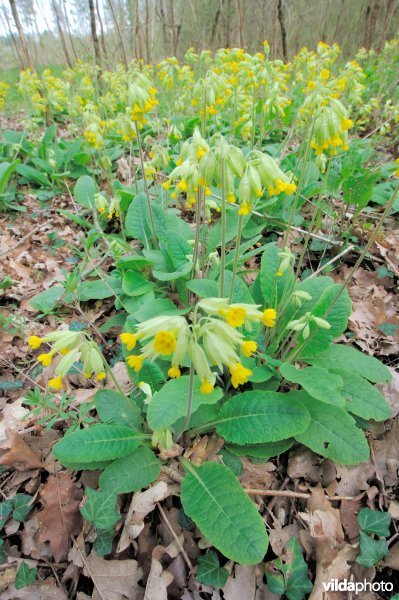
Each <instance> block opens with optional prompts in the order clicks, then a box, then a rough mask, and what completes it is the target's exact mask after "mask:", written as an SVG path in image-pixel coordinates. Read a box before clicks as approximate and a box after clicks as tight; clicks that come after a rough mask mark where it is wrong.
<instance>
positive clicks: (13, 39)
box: [1, 6, 25, 69]
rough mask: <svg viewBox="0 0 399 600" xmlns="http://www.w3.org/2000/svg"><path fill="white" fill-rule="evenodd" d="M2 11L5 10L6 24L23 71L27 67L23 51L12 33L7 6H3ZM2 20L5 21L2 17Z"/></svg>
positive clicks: (3, 12)
mask: <svg viewBox="0 0 399 600" xmlns="http://www.w3.org/2000/svg"><path fill="white" fill-rule="evenodd" d="M2 9H3V11H2V15H3V16H4V19H5V21H6V23H7V29H8V33H9V34H10V37H11V40H12V43H13V46H14V50H15V53H16V55H17V57H18V62H19V64H20V65H21V68H22V69H23V68H24V66H25V65H24V58H23V56H22V55H21V51H20V48H19V46H18V42H17V38H16V37H15V35H14V33H13V31H12V27H11V24H10V20H9V18H8V14H7V11H6V8H5V6H2ZM1 20H2V21H3V17H2V19H1ZM3 23H4V21H3Z"/></svg>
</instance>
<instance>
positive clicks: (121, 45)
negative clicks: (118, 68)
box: [91, 0, 128, 70]
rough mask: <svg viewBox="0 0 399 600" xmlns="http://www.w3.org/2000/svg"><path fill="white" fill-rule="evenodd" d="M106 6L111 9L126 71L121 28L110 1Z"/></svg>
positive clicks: (126, 65)
mask: <svg viewBox="0 0 399 600" xmlns="http://www.w3.org/2000/svg"><path fill="white" fill-rule="evenodd" d="M91 1H92V0H91ZM108 5H109V7H110V9H111V15H112V19H113V21H114V25H115V28H116V31H117V33H118V37H119V43H120V47H121V50H122V58H123V64H124V65H125V69H126V70H127V68H128V63H127V56H126V50H125V44H124V43H123V37H122V32H121V28H120V27H119V23H118V19H117V18H116V14H115V9H114V5H113V2H112V0H108Z"/></svg>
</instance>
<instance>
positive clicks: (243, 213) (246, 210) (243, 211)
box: [238, 202, 252, 217]
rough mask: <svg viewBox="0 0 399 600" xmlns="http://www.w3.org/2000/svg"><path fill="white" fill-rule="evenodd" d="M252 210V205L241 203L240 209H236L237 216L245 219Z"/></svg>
mask: <svg viewBox="0 0 399 600" xmlns="http://www.w3.org/2000/svg"><path fill="white" fill-rule="evenodd" d="M251 210H252V204H251V203H250V202H241V204H240V207H239V209H238V214H239V215H241V216H243V217H245V216H246V215H249V213H250V212H251Z"/></svg>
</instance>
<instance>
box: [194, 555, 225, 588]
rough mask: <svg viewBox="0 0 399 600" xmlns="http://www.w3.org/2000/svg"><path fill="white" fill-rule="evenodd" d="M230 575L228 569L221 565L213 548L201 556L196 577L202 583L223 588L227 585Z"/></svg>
mask: <svg viewBox="0 0 399 600" xmlns="http://www.w3.org/2000/svg"><path fill="white" fill-rule="evenodd" d="M228 576H229V572H228V570H227V569H225V568H224V567H221V566H220V565H219V559H218V557H217V555H216V553H215V552H213V551H212V550H209V552H207V553H206V554H205V556H200V557H199V559H198V571H197V575H196V577H195V579H196V580H197V581H199V582H200V583H203V584H204V585H210V586H211V587H214V588H222V587H224V586H225V585H226V582H227V578H228Z"/></svg>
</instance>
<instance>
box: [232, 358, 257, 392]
mask: <svg viewBox="0 0 399 600" xmlns="http://www.w3.org/2000/svg"><path fill="white" fill-rule="evenodd" d="M229 371H230V375H231V383H232V386H233V388H235V389H237V388H238V386H239V385H243V384H244V383H247V381H248V378H249V377H250V376H251V375H252V371H251V370H250V369H247V368H246V367H244V366H243V365H242V364H241V363H233V364H231V365H230V366H229Z"/></svg>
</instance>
